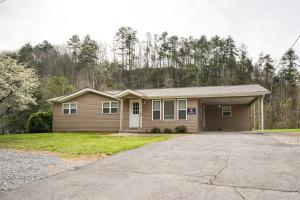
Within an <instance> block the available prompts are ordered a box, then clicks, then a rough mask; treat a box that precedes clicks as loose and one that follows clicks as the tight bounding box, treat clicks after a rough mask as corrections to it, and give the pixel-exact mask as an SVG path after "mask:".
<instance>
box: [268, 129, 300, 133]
mask: <svg viewBox="0 0 300 200" xmlns="http://www.w3.org/2000/svg"><path fill="white" fill-rule="evenodd" d="M264 132H267V133H278V132H282V133H300V129H299V128H298V129H266V130H264Z"/></svg>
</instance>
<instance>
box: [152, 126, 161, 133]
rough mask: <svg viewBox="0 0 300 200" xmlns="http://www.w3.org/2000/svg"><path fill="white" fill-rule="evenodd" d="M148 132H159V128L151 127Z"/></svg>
mask: <svg viewBox="0 0 300 200" xmlns="http://www.w3.org/2000/svg"><path fill="white" fill-rule="evenodd" d="M150 132H151V133H160V129H159V128H157V127H153V128H152V129H151V131H150Z"/></svg>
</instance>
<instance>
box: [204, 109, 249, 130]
mask: <svg viewBox="0 0 300 200" xmlns="http://www.w3.org/2000/svg"><path fill="white" fill-rule="evenodd" d="M231 106H232V108H231V117H222V108H219V107H218V105H205V130H209V131H218V130H223V131H226V130H228V131H230V130H235V131H246V130H251V109H250V105H231Z"/></svg>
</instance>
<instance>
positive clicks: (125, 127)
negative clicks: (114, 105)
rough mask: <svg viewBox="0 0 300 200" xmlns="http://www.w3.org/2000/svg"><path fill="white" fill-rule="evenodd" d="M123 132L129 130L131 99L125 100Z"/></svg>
mask: <svg viewBox="0 0 300 200" xmlns="http://www.w3.org/2000/svg"><path fill="white" fill-rule="evenodd" d="M122 128H123V130H128V129H129V99H124V100H123V122H122Z"/></svg>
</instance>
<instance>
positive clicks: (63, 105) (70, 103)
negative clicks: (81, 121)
mask: <svg viewBox="0 0 300 200" xmlns="http://www.w3.org/2000/svg"><path fill="white" fill-rule="evenodd" d="M66 104H68V105H69V106H68V110H69V113H67V114H65V113H64V107H65V105H66ZM72 104H75V105H76V109H75V110H76V113H71V105H72ZM77 104H78V103H77V102H68V103H63V104H62V110H61V111H62V114H63V115H77V113H78V112H77V110H78V105H77Z"/></svg>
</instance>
